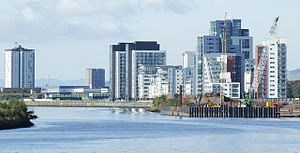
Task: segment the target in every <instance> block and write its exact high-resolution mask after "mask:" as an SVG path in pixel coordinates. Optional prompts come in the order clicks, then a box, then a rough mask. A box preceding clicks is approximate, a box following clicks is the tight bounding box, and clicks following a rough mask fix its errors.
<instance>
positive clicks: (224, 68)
mask: <svg viewBox="0 0 300 153" xmlns="http://www.w3.org/2000/svg"><path fill="white" fill-rule="evenodd" d="M226 53H227V12H225V19H224V25H223V35H222V55H221V59H222V61H221V72H220V105H222V104H223V102H224V93H223V86H224V83H227V80H226V78H225V76H226V74H225V73H226V72H227V64H226V62H225V60H227V56H226ZM224 58H226V59H224Z"/></svg>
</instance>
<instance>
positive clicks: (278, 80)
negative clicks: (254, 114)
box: [254, 37, 287, 98]
mask: <svg viewBox="0 0 300 153" xmlns="http://www.w3.org/2000/svg"><path fill="white" fill-rule="evenodd" d="M263 53H267V54H263ZM255 56H256V57H255V76H256V77H257V78H258V82H259V84H258V85H257V86H256V87H255V88H256V89H254V90H255V91H256V94H257V95H256V96H257V98H286V92H287V91H286V87H287V43H286V39H283V38H279V37H276V38H273V39H268V40H267V41H264V42H263V45H259V46H257V47H256V53H255ZM262 56H265V59H266V60H264V62H265V64H264V65H265V68H264V69H263V71H262V72H261V73H262V74H261V75H259V72H258V66H259V64H260V61H261V59H262ZM258 76H261V77H258Z"/></svg>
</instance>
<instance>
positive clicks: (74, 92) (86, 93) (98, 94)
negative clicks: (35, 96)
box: [41, 86, 109, 100]
mask: <svg viewBox="0 0 300 153" xmlns="http://www.w3.org/2000/svg"><path fill="white" fill-rule="evenodd" d="M41 92H42V93H43V94H44V97H45V98H47V99H59V100H82V99H108V98H109V88H108V87H101V88H99V89H91V88H90V87H89V86H43V87H41Z"/></svg>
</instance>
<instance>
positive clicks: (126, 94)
mask: <svg viewBox="0 0 300 153" xmlns="http://www.w3.org/2000/svg"><path fill="white" fill-rule="evenodd" d="M155 65H166V51H162V50H160V46H159V44H158V43H157V42H155V41H136V42H134V43H119V44H118V45H111V47H110V80H111V95H112V99H113V100H117V99H128V100H131V99H136V98H138V93H139V88H138V71H139V68H140V67H141V66H155Z"/></svg>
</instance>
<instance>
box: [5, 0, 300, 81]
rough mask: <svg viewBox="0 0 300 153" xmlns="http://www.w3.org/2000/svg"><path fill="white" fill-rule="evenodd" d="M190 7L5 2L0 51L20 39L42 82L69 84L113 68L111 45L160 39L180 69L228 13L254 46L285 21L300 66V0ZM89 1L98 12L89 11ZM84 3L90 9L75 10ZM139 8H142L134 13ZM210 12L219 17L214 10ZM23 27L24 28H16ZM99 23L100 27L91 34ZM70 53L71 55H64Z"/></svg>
mask: <svg viewBox="0 0 300 153" xmlns="http://www.w3.org/2000/svg"><path fill="white" fill-rule="evenodd" d="M126 2H128V4H125V3H126ZM185 2H186V1H181V0H177V1H176V2H175V3H172V2H171V1H168V0H155V1H154V0H152V1H150V0H147V1H146V0H144V1H139V2H138V1H134V0H132V1H125V2H124V1H122V2H120V1H111V2H110V3H108V2H106V3H103V4H102V3H101V1H90V2H88V3H87V4H84V5H79V4H82V3H83V1H81V0H76V1H72V2H71V1H68V0H63V1H58V0H57V1H44V2H43V3H42V2H41V1H31V0H27V1H15V2H9V1H6V2H2V3H3V4H4V5H1V7H3V8H2V9H1V10H2V11H1V15H0V23H1V26H0V35H4V36H5V37H2V38H1V42H0V48H1V50H2V51H3V50H4V49H5V48H10V47H13V44H14V42H19V43H20V44H22V45H23V46H24V47H32V48H35V49H36V63H37V69H36V74H37V75H36V78H37V79H40V78H48V76H50V77H51V78H59V79H63V80H71V79H79V78H84V69H86V68H88V67H101V68H104V69H105V70H108V63H109V61H108V57H109V55H108V52H109V45H110V44H114V43H117V42H130V41H134V40H154V41H158V42H160V44H161V48H162V49H164V50H166V51H167V56H168V57H169V58H168V60H167V64H182V60H181V59H182V58H181V55H182V53H183V52H184V51H186V50H195V49H196V41H197V36H200V35H204V34H208V32H207V31H208V27H209V21H212V20H216V19H221V20H222V19H223V18H224V12H226V11H227V12H228V14H229V16H233V18H238V19H242V20H243V25H242V26H243V27H246V28H249V29H250V34H251V35H252V36H253V40H254V41H253V47H254V46H255V45H258V44H260V42H261V41H263V40H265V39H266V38H267V33H268V30H269V28H270V26H271V24H272V20H273V18H274V17H275V16H277V15H278V16H280V17H281V22H280V23H279V35H281V36H284V37H288V40H289V41H288V44H289V45H288V50H289V51H288V61H289V62H288V70H293V69H296V68H299V67H300V64H298V63H297V55H298V54H299V53H297V48H296V47H297V46H296V45H297V36H298V35H299V31H298V30H297V26H296V25H297V22H298V21H296V19H297V18H299V17H298V16H299V15H298V14H297V13H291V12H292V11H295V12H296V11H297V7H296V6H298V4H299V2H298V1H287V2H279V1H268V2H264V1H263V2H260V5H257V1H251V2H249V3H248V4H247V7H243V6H241V5H239V4H238V1H226V2H223V1H209V2H208V1H203V2H202V3H201V4H200V3H199V2H197V1H189V3H185ZM270 2H272V4H273V5H272V9H269V10H266V7H265V6H267V5H266V4H267V3H270ZM100 3H101V4H100ZM217 3H218V5H214V4H217ZM68 4H69V5H68ZM91 4H95V5H96V6H98V7H91V6H92V5H91ZM219 4H220V5H219ZM78 6H82V7H83V8H84V9H82V10H81V11H77V12H76V7H78ZM133 6H137V7H136V9H133ZM63 7H67V8H64V9H62V8H63ZM124 7H125V8H127V9H123V10H122V11H117V10H118V9H117V8H124ZM99 8H100V9H99ZM103 8H105V9H103ZM143 8H148V9H147V10H145V9H143ZM212 8H213V10H215V11H214V12H211V11H209V10H210V9H212ZM285 8H289V10H288V11H287V10H286V9H285ZM101 9H102V10H104V11H101ZM241 10H244V11H241ZM254 10H255V12H253V11H254ZM206 12H210V14H207V13H206ZM51 13H53V15H51ZM97 13H98V14H100V15H97ZM258 14H260V15H258ZM261 14H262V15H261ZM145 17H146V19H143V18H145ZM45 19H49V21H46V20H45ZM89 19H96V20H99V23H96V22H98V21H95V23H94V22H92V21H87V20H89ZM100 19H101V21H100ZM117 19H120V21H117ZM165 20H166V21H167V22H164V21H165ZM53 21H54V22H56V21H57V23H58V24H57V25H56V29H55V30H54V31H53V28H52V29H51V28H50V29H49V27H51V26H52V24H50V23H53ZM109 21H111V22H109ZM37 23H39V24H37ZM100 23H101V24H100ZM161 23H163V24H161ZM288 23H289V24H288ZM20 24H21V25H23V26H22V27H16V26H17V25H20ZM98 24H100V26H99V27H98V26H97V25H98ZM258 25H259V26H258ZM93 26H96V27H94V29H93V28H92V27H93ZM95 28H96V29H98V28H99V29H98V30H95ZM114 28H115V29H114ZM46 29H47V30H46ZM105 29H106V31H105ZM74 31H76V32H74ZM97 31H98V32H97ZM99 31H100V32H99ZM25 36H27V37H25ZM74 53H76V54H74ZM3 56H4V53H3V52H2V53H1V55H0V58H1V59H4V57H3ZM68 56H69V57H72V58H66V57H68ZM54 61H55V62H54ZM78 61H80V62H78ZM0 64H1V65H0V70H1V71H2V72H4V65H3V62H1V63H0ZM74 67H76V68H75V69H74ZM66 72H68V73H66ZM3 78H4V74H3V73H1V75H0V79H3ZM106 78H108V73H107V72H106Z"/></svg>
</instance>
